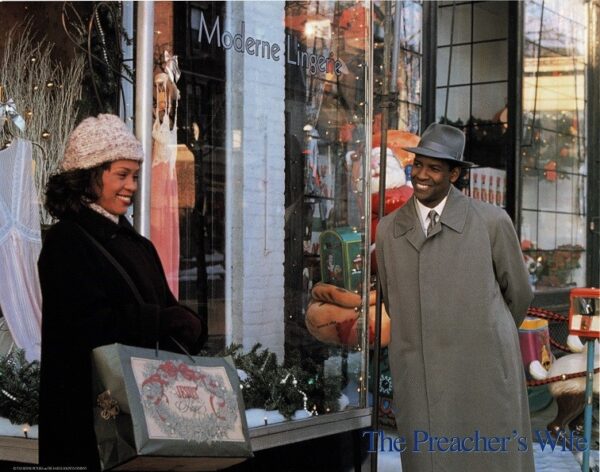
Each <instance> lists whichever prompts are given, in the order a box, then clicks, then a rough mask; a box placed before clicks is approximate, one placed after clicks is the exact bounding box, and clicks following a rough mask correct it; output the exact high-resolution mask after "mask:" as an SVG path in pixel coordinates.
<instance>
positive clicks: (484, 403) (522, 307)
mask: <svg viewBox="0 0 600 472" xmlns="http://www.w3.org/2000/svg"><path fill="white" fill-rule="evenodd" d="M377 263H378V267H379V277H380V280H381V285H382V287H383V295H384V302H385V305H386V307H387V310H388V313H389V315H390V318H391V343H390V345H389V362H390V368H391V372H392V378H393V386H394V401H395V406H396V411H397V413H396V414H397V417H396V420H397V425H398V431H399V434H400V436H401V437H403V438H405V439H406V443H407V444H406V446H405V447H403V449H404V451H403V452H402V466H403V469H402V470H403V471H404V472H426V471H432V472H433V471H435V472H441V471H453V472H454V471H455V472H465V471H469V472H471V471H485V472H492V471H499V472H500V471H502V472H506V471H510V472H519V471H533V470H534V465H533V453H532V443H531V426H530V420H529V408H528V403H527V391H526V384H525V375H524V371H523V364H522V361H521V352H520V348H519V339H518V332H517V327H518V326H519V325H520V324H521V322H522V321H523V318H524V317H525V314H526V312H527V307H528V306H529V303H530V302H531V300H532V298H533V297H532V292H531V289H530V287H529V283H528V278H527V272H526V270H525V265H524V263H523V258H522V255H521V250H520V247H519V242H518V239H517V237H516V234H515V231H514V228H513V225H512V222H511V220H510V218H509V217H508V215H507V214H506V212H504V210H502V209H500V208H497V207H494V206H492V205H489V204H487V203H482V202H479V201H476V200H473V199H471V198H468V197H465V196H464V195H463V194H462V193H461V192H460V191H458V190H457V189H455V188H454V187H452V188H451V190H450V193H449V196H448V200H447V202H446V206H445V208H444V210H443V212H442V215H441V217H440V221H439V222H438V223H437V224H436V226H435V227H434V229H433V231H432V234H431V235H430V236H429V237H426V236H425V234H424V232H423V229H422V227H421V224H420V222H419V218H418V216H417V212H416V208H415V202H414V197H413V198H412V199H411V200H410V201H409V202H408V203H407V204H406V205H405V206H403V207H402V208H400V209H398V210H396V211H395V212H393V213H391V214H390V215H388V216H386V217H385V218H383V219H382V220H381V221H380V223H379V226H378V228H377Z"/></svg>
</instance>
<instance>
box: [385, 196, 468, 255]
mask: <svg viewBox="0 0 600 472" xmlns="http://www.w3.org/2000/svg"><path fill="white" fill-rule="evenodd" d="M414 198H415V197H414V196H413V197H412V198H411V199H410V200H409V201H408V203H407V204H406V205H404V206H403V207H402V208H401V209H400V210H398V212H397V213H396V217H395V218H394V237H395V238H399V237H401V236H406V240H407V241H408V242H409V243H410V244H411V245H412V246H413V247H414V248H415V249H416V250H417V251H421V248H422V247H423V244H424V243H425V241H426V240H427V239H429V238H433V237H434V236H435V235H436V234H438V233H439V232H440V231H442V225H445V226H447V227H448V228H450V229H452V230H454V231H456V232H457V233H462V231H463V229H464V227H465V223H466V221H467V213H468V209H469V201H468V199H467V197H465V196H464V195H463V194H462V193H461V192H460V191H459V190H458V189H457V188H456V187H454V186H452V187H451V189H450V193H449V194H448V200H447V202H446V206H445V207H444V211H443V212H442V216H441V217H440V220H439V221H438V223H437V224H436V225H435V226H434V227H433V230H432V231H431V234H430V235H429V236H427V237H426V236H425V233H423V230H422V229H421V223H420V221H419V216H418V215H417V209H416V204H415V201H414Z"/></svg>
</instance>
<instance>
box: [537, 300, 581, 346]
mask: <svg viewBox="0 0 600 472" xmlns="http://www.w3.org/2000/svg"><path fill="white" fill-rule="evenodd" d="M527 314H528V315H529V316H535V317H536V318H542V319H544V320H550V321H558V322H561V323H566V322H567V320H568V318H567V317H566V316H563V315H561V314H559V313H554V312H552V311H549V310H544V309H543V308H537V307H534V306H530V307H529V309H528V310H527ZM550 344H552V345H553V346H554V347H555V348H557V349H560V350H561V351H564V352H571V349H569V348H568V346H565V345H564V344H560V343H559V342H557V341H555V340H554V339H552V338H550Z"/></svg>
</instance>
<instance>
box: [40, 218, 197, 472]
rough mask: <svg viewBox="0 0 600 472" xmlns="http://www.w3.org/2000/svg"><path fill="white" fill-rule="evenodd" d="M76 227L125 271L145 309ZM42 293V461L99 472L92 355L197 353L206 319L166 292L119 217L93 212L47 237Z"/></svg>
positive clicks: (153, 258) (148, 250)
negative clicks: (106, 350) (117, 349)
mask: <svg viewBox="0 0 600 472" xmlns="http://www.w3.org/2000/svg"><path fill="white" fill-rule="evenodd" d="M77 224H79V225H80V226H81V227H83V228H85V230H86V231H87V232H88V233H89V234H90V235H91V236H93V237H94V238H95V239H96V240H97V241H98V242H99V243H100V244H101V245H102V246H104V248H105V249H106V250H107V251H108V252H109V253H110V254H111V255H112V256H113V257H114V258H115V259H116V260H117V261H118V262H119V263H120V264H121V265H122V267H123V268H124V269H125V271H126V272H127V274H128V275H129V276H130V278H131V279H132V281H133V282H134V283H135V285H136V287H137V288H138V290H139V292H140V294H141V296H142V298H143V300H144V303H143V304H141V305H140V303H138V302H137V301H136V298H135V296H134V294H133V293H132V290H131V288H130V287H129V286H128V285H127V283H126V282H125V281H124V279H123V277H122V276H121V275H120V274H119V272H118V271H117V270H116V269H115V268H114V266H113V265H112V264H111V263H110V262H109V261H108V259H107V258H106V256H105V255H104V254H102V253H101V252H100V251H99V249H98V248H97V247H95V246H94V245H93V243H92V242H91V241H90V240H89V239H88V238H86V237H85V235H84V234H83V233H82V232H81V230H80V229H79V228H78V226H77ZM38 268H39V274H40V283H41V287H42V360H41V385H40V425H39V435H40V463H41V464H42V465H54V466H86V467H87V470H88V471H89V470H98V469H99V459H98V452H97V448H96V442H95V436H94V430H93V417H92V407H93V404H94V402H93V399H92V390H91V386H92V380H91V351H92V349H94V348H96V347H98V346H103V345H106V344H111V343H117V342H118V343H122V344H127V345H131V346H139V347H146V348H153V347H154V346H155V345H156V341H157V340H159V342H160V348H161V349H166V350H173V351H176V350H178V349H177V348H176V346H175V345H174V343H173V342H172V341H171V340H170V336H173V337H175V338H176V339H177V340H178V341H180V342H181V343H182V344H183V345H184V346H185V347H186V348H187V349H188V350H189V351H190V352H192V353H196V352H198V350H199V349H200V347H201V345H202V343H203V342H204V340H205V339H206V334H207V329H206V320H201V319H200V318H199V317H198V316H197V315H196V314H195V313H193V312H192V311H191V310H189V309H187V308H186V307H184V306H182V305H180V304H179V303H178V302H177V300H176V299H175V297H174V296H173V294H172V293H171V291H170V290H169V288H168V285H167V281H166V278H165V275H164V271H163V268H162V265H161V263H160V260H159V258H158V254H157V252H156V249H155V248H154V246H153V245H152V243H151V242H150V241H149V240H147V239H146V238H144V237H142V236H140V235H139V234H138V233H137V232H136V231H135V230H134V229H133V227H132V226H131V225H130V224H129V222H128V221H127V220H126V219H125V218H124V217H121V218H120V220H119V224H115V223H113V222H112V221H110V220H109V219H108V218H106V217H104V216H102V215H100V214H98V213H96V212H95V211H93V210H90V209H88V208H84V209H83V210H82V211H80V212H79V213H78V214H76V215H75V214H72V215H69V216H67V217H64V218H63V219H61V221H60V222H58V223H57V224H55V225H54V226H53V227H52V228H51V229H50V230H49V232H48V234H47V235H46V238H45V240H44V245H43V247H42V252H41V255H40V259H39V262H38Z"/></svg>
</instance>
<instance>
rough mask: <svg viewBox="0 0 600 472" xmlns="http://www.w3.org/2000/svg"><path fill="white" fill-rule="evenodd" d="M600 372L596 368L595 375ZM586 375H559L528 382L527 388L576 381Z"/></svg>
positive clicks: (581, 373) (583, 373) (582, 373)
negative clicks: (570, 380) (563, 381)
mask: <svg viewBox="0 0 600 472" xmlns="http://www.w3.org/2000/svg"><path fill="white" fill-rule="evenodd" d="M598 372H600V367H596V368H595V369H594V374H597V373H598ZM586 375H587V372H576V373H574V374H562V375H557V376H555V377H550V378H548V379H544V380H528V381H527V386H528V387H537V386H539V385H546V384H549V383H552V382H559V381H562V380H569V379H575V378H577V377H585V376H586Z"/></svg>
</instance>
